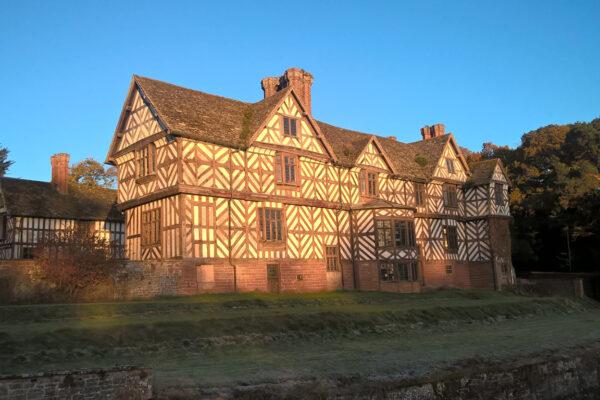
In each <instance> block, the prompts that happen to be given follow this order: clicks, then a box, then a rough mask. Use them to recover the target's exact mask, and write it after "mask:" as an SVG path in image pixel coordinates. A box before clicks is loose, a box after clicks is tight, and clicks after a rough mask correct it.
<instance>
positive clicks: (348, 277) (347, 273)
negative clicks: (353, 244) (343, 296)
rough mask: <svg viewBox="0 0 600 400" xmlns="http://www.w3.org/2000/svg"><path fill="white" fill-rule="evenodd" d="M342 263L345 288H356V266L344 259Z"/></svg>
mask: <svg viewBox="0 0 600 400" xmlns="http://www.w3.org/2000/svg"><path fill="white" fill-rule="evenodd" d="M340 264H341V271H342V274H343V276H344V289H346V290H351V289H356V284H355V282H354V266H353V265H352V262H351V261H346V260H342V261H341V263H340Z"/></svg>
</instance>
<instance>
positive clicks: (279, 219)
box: [257, 207, 285, 243]
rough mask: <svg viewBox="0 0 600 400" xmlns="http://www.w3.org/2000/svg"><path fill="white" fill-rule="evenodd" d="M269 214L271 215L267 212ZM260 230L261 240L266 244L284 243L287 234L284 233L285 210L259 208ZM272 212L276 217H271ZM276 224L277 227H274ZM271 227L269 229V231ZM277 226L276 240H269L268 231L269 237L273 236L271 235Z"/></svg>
mask: <svg viewBox="0 0 600 400" xmlns="http://www.w3.org/2000/svg"><path fill="white" fill-rule="evenodd" d="M267 211H268V212H269V215H268V214H267V213H266V212H267ZM257 212H258V229H259V231H260V240H261V242H264V243H282V242H283V241H284V240H285V232H284V226H285V224H284V221H283V210H282V209H280V208H270V207H259V208H258V211H257ZM270 212H273V213H274V214H273V215H274V217H272V216H271V215H270ZM273 223H275V225H273ZM267 226H269V229H267ZM273 226H275V228H276V229H275V231H276V232H275V239H272V238H271V237H269V238H267V230H268V233H269V236H273V235H272V234H271V230H272V228H273Z"/></svg>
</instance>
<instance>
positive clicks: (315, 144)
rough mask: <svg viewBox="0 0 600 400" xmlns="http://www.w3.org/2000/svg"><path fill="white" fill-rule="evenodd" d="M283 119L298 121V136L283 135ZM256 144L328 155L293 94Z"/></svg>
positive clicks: (257, 139)
mask: <svg viewBox="0 0 600 400" xmlns="http://www.w3.org/2000/svg"><path fill="white" fill-rule="evenodd" d="M283 117H290V118H294V119H295V120H296V124H297V125H296V132H297V133H296V136H295V137H291V136H288V135H284V134H283V123H282V120H283ZM255 141H256V142H260V143H268V144H275V145H281V146H288V147H294V148H298V149H301V150H306V151H310V152H313V153H317V154H323V155H324V154H327V152H326V150H325V149H324V148H323V145H322V144H321V142H320V141H319V139H318V138H317V134H316V132H315V131H314V129H313V128H312V126H311V124H310V122H309V121H308V118H306V116H304V115H302V113H301V111H300V107H299V105H298V104H297V102H296V100H295V99H294V97H293V95H292V94H289V95H288V96H287V97H286V98H285V100H284V101H283V103H281V106H280V107H279V108H278V109H277V112H276V113H275V114H274V115H273V116H272V117H271V119H270V120H269V121H268V122H267V126H266V127H265V128H263V130H262V131H261V132H260V133H259V134H258V136H257V137H256V139H255Z"/></svg>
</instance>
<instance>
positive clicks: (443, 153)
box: [107, 68, 512, 292]
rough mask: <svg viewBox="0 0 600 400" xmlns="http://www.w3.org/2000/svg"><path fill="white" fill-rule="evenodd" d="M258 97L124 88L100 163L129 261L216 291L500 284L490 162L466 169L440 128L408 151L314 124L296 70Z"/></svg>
mask: <svg viewBox="0 0 600 400" xmlns="http://www.w3.org/2000/svg"><path fill="white" fill-rule="evenodd" d="M261 83H262V89H263V91H264V99H263V100H261V101H258V102H256V103H245V102H241V101H237V100H232V99H228V98H224V97H219V96H215V95H211V94H207V93H203V92H200V91H196V90H191V89H186V88H183V87H179V86H175V85H172V84H168V83H165V82H161V81H157V80H153V79H149V78H144V77H140V76H134V77H133V79H132V81H131V85H130V87H129V91H128V94H127V97H126V100H125V104H124V107H123V110H122V112H121V116H120V118H119V121H118V124H117V128H116V131H115V134H114V137H113V140H112V143H111V146H110V150H109V152H108V156H107V162H108V163H110V164H113V165H115V166H116V167H117V169H118V207H119V208H120V210H122V211H124V213H125V228H126V251H127V256H128V258H129V259H132V260H166V259H178V260H181V263H182V264H184V265H186V266H188V267H189V268H192V269H195V271H196V275H197V279H198V287H199V288H202V290H206V291H215V292H224V291H254V290H257V291H273V292H293V291H297V292H299V291H318V290H335V289H342V288H346V289H360V290H387V291H401V292H416V291H420V290H422V289H423V288H424V287H439V286H451V287H463V288H469V287H479V288H494V287H495V288H499V287H501V286H502V285H503V284H505V283H507V282H510V279H511V271H512V265H511V262H510V234H509V230H508V221H509V218H510V214H509V209H508V197H507V190H508V186H509V181H508V179H507V177H506V174H505V173H504V170H503V167H502V165H501V164H500V163H499V162H498V161H495V160H492V161H487V162H484V163H480V164H478V165H474V166H473V167H471V168H470V167H469V166H468V165H467V163H466V161H465V158H464V157H463V155H462V153H461V151H460V148H459V147H458V145H457V143H456V140H455V138H454V136H453V135H452V134H451V133H449V134H445V133H444V126H443V125H441V124H438V125H433V126H431V127H427V126H426V127H424V128H423V129H421V135H422V140H419V141H416V142H413V143H402V142H400V141H397V140H396V139H395V138H389V137H380V136H377V135H372V134H367V133H362V132H357V131H352V130H347V129H343V128H338V127H335V126H332V125H329V124H326V123H324V122H320V121H317V120H315V119H314V118H313V117H312V113H311V86H312V83H313V77H312V75H311V74H309V73H308V72H305V71H303V70H300V69H297V68H291V69H288V70H287V71H286V72H285V73H284V74H283V75H282V76H281V77H275V78H265V79H263V80H262V82H261Z"/></svg>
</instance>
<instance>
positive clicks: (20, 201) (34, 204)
mask: <svg viewBox="0 0 600 400" xmlns="http://www.w3.org/2000/svg"><path fill="white" fill-rule="evenodd" d="M0 195H2V198H3V200H4V204H5V206H6V209H7V211H8V215H13V216H31V217H48V218H65V219H80V220H103V221H105V220H109V221H123V220H124V217H123V214H121V213H120V212H119V211H118V210H117V208H116V199H117V191H116V190H113V189H107V188H103V187H98V186H94V187H92V186H87V185H81V184H70V185H69V192H68V193H67V194H61V193H59V192H58V190H56V187H55V186H54V184H52V183H49V182H40V181H30V180H27V179H15V178H6V177H4V178H0Z"/></svg>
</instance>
